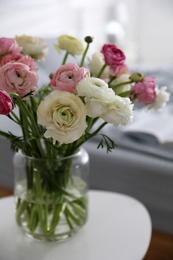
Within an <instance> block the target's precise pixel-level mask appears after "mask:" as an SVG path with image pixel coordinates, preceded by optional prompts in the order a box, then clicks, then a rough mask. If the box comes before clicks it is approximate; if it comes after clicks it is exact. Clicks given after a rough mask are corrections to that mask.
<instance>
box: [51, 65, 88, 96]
mask: <svg viewBox="0 0 173 260" xmlns="http://www.w3.org/2000/svg"><path fill="white" fill-rule="evenodd" d="M89 76H90V71H89V69H87V68H84V67H82V68H80V67H78V65H77V64H75V63H67V64H65V65H62V66H61V67H60V68H59V69H58V70H57V71H56V73H55V74H54V76H53V78H52V80H51V85H52V87H53V89H58V90H62V91H67V92H70V93H73V94H76V86H77V83H78V82H79V81H80V80H81V79H83V78H87V77H89Z"/></svg>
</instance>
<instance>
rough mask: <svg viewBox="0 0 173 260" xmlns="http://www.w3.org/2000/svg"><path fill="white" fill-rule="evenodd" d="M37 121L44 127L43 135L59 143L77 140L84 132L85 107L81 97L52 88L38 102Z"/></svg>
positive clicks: (85, 125)
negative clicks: (52, 89)
mask: <svg viewBox="0 0 173 260" xmlns="http://www.w3.org/2000/svg"><path fill="white" fill-rule="evenodd" d="M37 116H38V123H39V124H40V125H43V126H45V127H46V132H45V134H44V135H45V137H46V138H50V137H52V138H53V142H54V143H55V142H56V140H57V141H59V142H60V143H61V144H62V143H64V144H68V143H72V142H74V141H76V140H78V139H79V138H80V137H81V136H82V134H83V133H84V131H85V129H86V127H87V124H86V108H85V105H84V104H83V102H82V101H81V99H80V98H79V97H78V96H76V95H74V94H71V93H69V92H66V91H60V90H54V91H52V92H51V93H50V94H49V95H48V96H46V98H45V99H44V100H43V101H42V102H41V103H40V105H39V107H38V110H37Z"/></svg>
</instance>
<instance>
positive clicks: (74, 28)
mask: <svg viewBox="0 0 173 260" xmlns="http://www.w3.org/2000/svg"><path fill="white" fill-rule="evenodd" d="M172 13H173V1H171V0H84V1H81V0H63V1H61V0H49V1H47V0H15V1H14V0H6V1H4V0H0V36H1V37H2V36H6V37H13V36H14V35H16V34H18V35H19V34H23V33H25V34H31V35H37V36H43V37H50V38H52V37H53V38H55V37H57V36H58V35H60V34H62V33H66V34H71V35H73V36H76V37H79V38H81V39H82V38H84V37H85V36H86V35H88V34H89V35H91V36H94V38H95V39H94V43H93V47H92V49H91V51H92V52H93V51H95V50H97V49H100V48H101V46H102V44H103V43H105V42H107V41H108V40H109V41H110V40H111V41H112V40H113V41H115V40H116V42H117V43H118V44H119V45H120V46H121V47H122V48H123V49H124V50H125V51H126V53H127V56H128V59H129V62H137V63H143V64H144V63H145V64H170V63H172V61H173V50H172V46H173V34H172V33H171V31H172V25H173V16H172ZM117 22H118V23H119V24H118V25H117Z"/></svg>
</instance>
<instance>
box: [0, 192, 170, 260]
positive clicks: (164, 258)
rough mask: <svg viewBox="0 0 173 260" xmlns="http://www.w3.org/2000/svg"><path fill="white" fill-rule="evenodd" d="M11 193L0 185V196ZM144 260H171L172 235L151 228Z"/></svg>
mask: <svg viewBox="0 0 173 260" xmlns="http://www.w3.org/2000/svg"><path fill="white" fill-rule="evenodd" d="M11 195H12V191H11V190H8V189H4V188H1V187H0V198H3V197H7V196H11ZM144 260H173V235H171V234H167V233H163V232H160V231H158V230H153V232H152V237H151V243H150V246H149V248H148V251H147V254H146V256H145V258H144Z"/></svg>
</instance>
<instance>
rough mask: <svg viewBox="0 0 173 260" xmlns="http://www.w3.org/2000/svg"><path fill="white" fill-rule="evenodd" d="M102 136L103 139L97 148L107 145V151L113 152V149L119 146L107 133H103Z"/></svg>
mask: <svg viewBox="0 0 173 260" xmlns="http://www.w3.org/2000/svg"><path fill="white" fill-rule="evenodd" d="M101 136H102V139H101V141H100V143H99V145H98V146H97V149H99V148H100V147H101V148H104V147H105V146H106V148H107V153H109V152H112V149H114V148H115V147H116V146H117V145H116V144H115V142H114V141H113V140H112V139H111V138H110V137H108V136H107V135H105V134H101Z"/></svg>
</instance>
